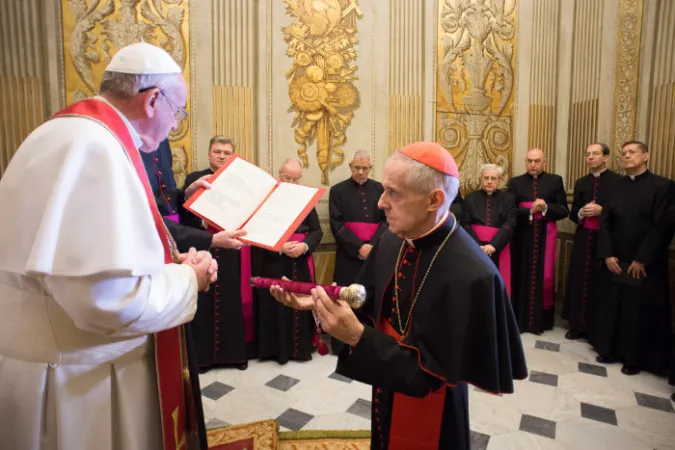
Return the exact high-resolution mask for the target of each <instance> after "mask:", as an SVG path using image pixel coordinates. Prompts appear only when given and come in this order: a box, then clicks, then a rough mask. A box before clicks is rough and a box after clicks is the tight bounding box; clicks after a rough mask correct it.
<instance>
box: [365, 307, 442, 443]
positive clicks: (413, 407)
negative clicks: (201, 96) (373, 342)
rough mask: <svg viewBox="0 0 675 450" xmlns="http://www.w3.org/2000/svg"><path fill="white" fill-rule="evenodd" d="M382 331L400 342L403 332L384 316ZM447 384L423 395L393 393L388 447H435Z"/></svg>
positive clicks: (381, 325) (380, 328)
mask: <svg viewBox="0 0 675 450" xmlns="http://www.w3.org/2000/svg"><path fill="white" fill-rule="evenodd" d="M378 328H379V330H380V331H382V332H383V333H386V334H388V335H389V336H391V337H393V338H394V339H396V340H397V341H399V342H400V341H401V335H400V334H398V333H397V332H396V330H394V328H393V327H392V326H391V325H389V322H387V321H386V320H384V319H380V324H379V327H378ZM444 407H445V386H443V387H441V388H440V389H439V390H437V391H435V392H431V393H429V395H427V396H426V397H424V398H416V397H410V396H407V395H404V394H400V393H398V392H397V393H394V403H393V406H392V413H391V426H390V427H389V430H390V431H389V447H388V448H389V450H410V449H416V450H436V449H438V442H439V441H440V438H441V424H442V419H443V409H444Z"/></svg>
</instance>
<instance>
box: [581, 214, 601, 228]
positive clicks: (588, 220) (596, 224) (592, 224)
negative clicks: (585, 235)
mask: <svg viewBox="0 0 675 450" xmlns="http://www.w3.org/2000/svg"><path fill="white" fill-rule="evenodd" d="M583 219H584V220H583V222H582V225H583V226H584V228H587V229H589V230H596V231H597V230H599V229H600V216H594V217H584V218H583Z"/></svg>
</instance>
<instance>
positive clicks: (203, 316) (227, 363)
mask: <svg viewBox="0 0 675 450" xmlns="http://www.w3.org/2000/svg"><path fill="white" fill-rule="evenodd" d="M210 144H211V145H210V147H209V165H210V167H209V168H208V169H205V170H202V171H198V172H193V173H191V174H189V175H188V176H187V177H186V179H185V183H186V184H188V183H192V182H194V181H196V180H198V179H199V178H201V177H203V176H206V175H212V174H213V173H214V172H215V171H216V170H218V169H219V168H220V167H221V166H222V165H223V164H224V163H225V161H226V159H227V158H228V157H229V156H231V155H232V154H233V153H234V151H235V149H234V143H233V142H232V141H231V140H230V139H229V138H226V137H223V136H215V137H214V138H212V139H211V142H210ZM181 221H182V222H183V223H187V224H190V225H191V226H194V227H201V226H202V221H201V219H200V218H199V217H197V216H195V215H194V214H191V213H190V212H189V211H186V212H185V214H183V215H182V216H181ZM206 230H207V232H210V233H216V232H217V230H216V229H215V228H213V227H207V229H206ZM211 254H212V255H213V257H214V258H215V259H216V261H217V262H218V280H217V281H216V282H215V283H214V284H213V286H211V289H209V291H208V292H200V293H199V308H197V313H196V314H195V317H194V320H193V321H192V323H193V327H194V330H195V342H196V347H197V355H198V362H199V370H200V371H201V372H202V373H204V372H207V371H208V370H210V369H212V368H216V367H237V368H239V369H242V370H243V369H246V368H247V367H248V360H249V359H250V358H254V357H255V356H256V351H257V347H256V342H255V323H254V317H253V316H254V306H253V292H252V289H251V287H250V283H249V280H250V278H251V248H250V247H242V248H241V249H239V250H233V249H223V248H213V249H211Z"/></svg>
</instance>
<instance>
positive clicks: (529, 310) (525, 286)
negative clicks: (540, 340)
mask: <svg viewBox="0 0 675 450" xmlns="http://www.w3.org/2000/svg"><path fill="white" fill-rule="evenodd" d="M509 192H510V193H511V194H512V195H513V196H514V201H515V203H516V229H515V230H514V232H513V246H512V251H511V262H512V263H511V271H512V272H511V281H512V299H513V304H514V309H515V312H516V317H517V318H518V326H519V327H520V331H522V332H525V331H529V332H531V333H541V332H543V331H544V330H551V329H552V328H553V314H554V310H553V305H554V302H555V292H554V291H555V259H556V257H555V244H556V243H555V240H556V237H557V229H556V225H555V222H556V221H558V220H562V219H564V218H565V217H567V215H568V214H569V210H568V209H567V198H566V196H565V188H564V186H563V181H562V178H561V177H560V176H559V175H554V174H550V173H546V172H542V173H541V174H540V175H539V176H538V177H537V178H535V177H533V176H531V175H529V174H524V175H520V176H518V177H515V178H512V179H511V180H510V181H509ZM535 199H543V200H544V201H545V202H546V203H547V205H548V210H547V211H546V215H545V216H544V215H543V214H536V215H535V216H534V217H533V218H532V220H531V221H530V206H527V205H526V204H523V203H531V202H533V201H534V200H535Z"/></svg>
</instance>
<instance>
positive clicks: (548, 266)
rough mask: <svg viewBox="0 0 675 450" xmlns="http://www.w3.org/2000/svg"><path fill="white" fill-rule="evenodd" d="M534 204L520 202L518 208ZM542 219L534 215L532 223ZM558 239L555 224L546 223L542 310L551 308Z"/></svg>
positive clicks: (537, 214)
mask: <svg viewBox="0 0 675 450" xmlns="http://www.w3.org/2000/svg"><path fill="white" fill-rule="evenodd" d="M533 203H534V202H520V203H518V207H519V208H532V204H533ZM541 219H542V214H541V212H539V211H537V212H536V213H535V214H534V221H535V222H536V221H538V220H541ZM557 239H558V227H556V225H555V222H547V223H546V243H545V245H546V248H545V249H544V289H543V297H544V298H543V304H544V305H543V309H544V310H548V309H551V308H553V301H554V289H555V257H556V250H555V243H556V240H557Z"/></svg>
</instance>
